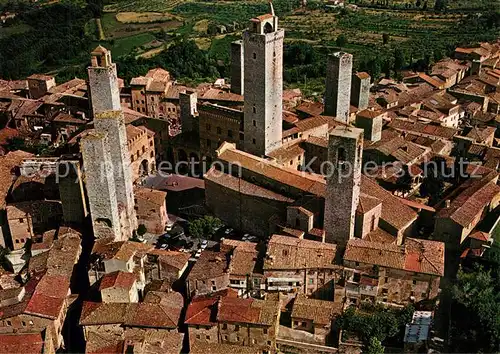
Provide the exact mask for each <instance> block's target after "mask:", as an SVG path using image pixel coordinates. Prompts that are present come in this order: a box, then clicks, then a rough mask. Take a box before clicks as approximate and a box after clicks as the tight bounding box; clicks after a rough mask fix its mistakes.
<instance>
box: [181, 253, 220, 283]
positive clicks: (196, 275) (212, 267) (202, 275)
mask: <svg viewBox="0 0 500 354" xmlns="http://www.w3.org/2000/svg"><path fill="white" fill-rule="evenodd" d="M228 263H229V262H228V255H227V254H226V252H215V251H207V250H205V251H203V252H202V253H201V256H200V258H199V259H198V261H197V262H196V263H195V264H194V266H193V268H192V269H191V271H190V272H189V274H188V276H187V278H188V280H198V279H212V278H215V277H219V276H221V275H223V274H225V273H227V272H228V271H229V264H228Z"/></svg>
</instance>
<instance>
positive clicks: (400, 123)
mask: <svg viewBox="0 0 500 354" xmlns="http://www.w3.org/2000/svg"><path fill="white" fill-rule="evenodd" d="M388 127H389V128H392V129H396V130H400V131H403V132H410V133H411V132H413V133H416V134H424V135H428V136H429V135H430V136H435V137H440V138H446V139H452V138H453V137H454V136H455V135H456V134H457V133H458V130H456V129H453V128H448V127H441V126H437V125H430V124H424V123H419V122H409V121H404V120H401V119H395V120H393V121H392V122H391V123H389V125H388Z"/></svg>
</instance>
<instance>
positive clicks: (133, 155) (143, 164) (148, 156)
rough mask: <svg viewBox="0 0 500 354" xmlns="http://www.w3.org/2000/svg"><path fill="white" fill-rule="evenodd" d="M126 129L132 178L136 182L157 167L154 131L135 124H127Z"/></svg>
mask: <svg viewBox="0 0 500 354" xmlns="http://www.w3.org/2000/svg"><path fill="white" fill-rule="evenodd" d="M126 131H127V146H128V151H129V153H130V162H131V164H130V167H131V170H132V180H133V181H134V182H135V181H137V180H138V179H139V178H140V177H143V176H147V175H149V174H150V173H152V172H153V171H154V170H155V169H156V155H155V143H154V133H153V132H152V131H151V130H149V129H148V128H146V127H144V126H140V127H134V126H133V125H127V128H126Z"/></svg>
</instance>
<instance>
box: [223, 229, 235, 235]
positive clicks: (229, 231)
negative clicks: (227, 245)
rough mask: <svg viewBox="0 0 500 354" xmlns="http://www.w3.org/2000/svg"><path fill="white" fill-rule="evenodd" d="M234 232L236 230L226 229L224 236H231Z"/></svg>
mask: <svg viewBox="0 0 500 354" xmlns="http://www.w3.org/2000/svg"><path fill="white" fill-rule="evenodd" d="M233 231H234V229H231V228H229V229H226V231H224V234H226V235H229V234H231V233H232V232H233Z"/></svg>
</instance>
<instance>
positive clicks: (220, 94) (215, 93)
mask: <svg viewBox="0 0 500 354" xmlns="http://www.w3.org/2000/svg"><path fill="white" fill-rule="evenodd" d="M198 99H199V100H208V101H229V102H243V96H241V95H238V94H236V93H232V92H228V91H224V90H220V89H216V88H210V89H208V90H207V91H205V92H204V93H202V94H199V95H198Z"/></svg>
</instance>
